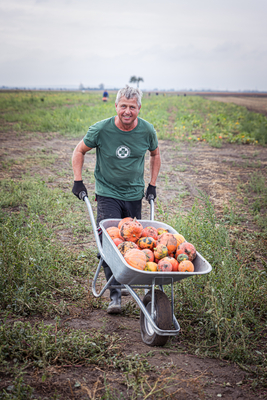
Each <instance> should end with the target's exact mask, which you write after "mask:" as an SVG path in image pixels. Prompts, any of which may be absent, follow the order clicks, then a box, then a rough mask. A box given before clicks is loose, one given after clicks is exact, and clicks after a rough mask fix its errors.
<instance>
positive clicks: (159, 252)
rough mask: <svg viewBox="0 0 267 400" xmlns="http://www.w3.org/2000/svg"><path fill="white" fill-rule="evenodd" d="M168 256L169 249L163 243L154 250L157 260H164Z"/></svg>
mask: <svg viewBox="0 0 267 400" xmlns="http://www.w3.org/2000/svg"><path fill="white" fill-rule="evenodd" d="M167 255H168V249H167V247H166V246H165V245H164V244H162V243H159V244H157V246H156V247H155V248H154V257H155V259H157V260H161V259H162V258H164V257H167Z"/></svg>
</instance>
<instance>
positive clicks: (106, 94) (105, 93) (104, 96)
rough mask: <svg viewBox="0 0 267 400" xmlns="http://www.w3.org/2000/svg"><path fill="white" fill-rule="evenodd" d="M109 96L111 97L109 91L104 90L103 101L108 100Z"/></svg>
mask: <svg viewBox="0 0 267 400" xmlns="http://www.w3.org/2000/svg"><path fill="white" fill-rule="evenodd" d="M108 97H109V95H108V91H107V90H104V93H103V97H102V100H103V101H107V100H108Z"/></svg>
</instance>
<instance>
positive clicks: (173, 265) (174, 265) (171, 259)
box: [160, 256, 179, 271]
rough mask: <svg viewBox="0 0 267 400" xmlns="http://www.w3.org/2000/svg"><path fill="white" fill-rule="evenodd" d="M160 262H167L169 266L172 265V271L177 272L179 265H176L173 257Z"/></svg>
mask: <svg viewBox="0 0 267 400" xmlns="http://www.w3.org/2000/svg"><path fill="white" fill-rule="evenodd" d="M162 260H164V261H168V262H169V263H171V265H172V271H178V265H179V263H178V261H177V260H175V258H174V257H170V256H168V257H164V258H162V259H161V260H160V261H162Z"/></svg>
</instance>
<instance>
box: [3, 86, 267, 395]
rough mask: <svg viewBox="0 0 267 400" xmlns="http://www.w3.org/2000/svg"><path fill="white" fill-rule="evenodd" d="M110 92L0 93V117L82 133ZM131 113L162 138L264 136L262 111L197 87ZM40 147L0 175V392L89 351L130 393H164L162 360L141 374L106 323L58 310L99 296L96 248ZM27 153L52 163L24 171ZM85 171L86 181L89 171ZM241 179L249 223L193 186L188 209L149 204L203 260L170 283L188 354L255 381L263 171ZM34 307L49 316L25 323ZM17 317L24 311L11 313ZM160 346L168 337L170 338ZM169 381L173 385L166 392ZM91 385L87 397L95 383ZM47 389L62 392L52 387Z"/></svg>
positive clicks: (262, 365) (260, 344) (26, 391)
mask: <svg viewBox="0 0 267 400" xmlns="http://www.w3.org/2000/svg"><path fill="white" fill-rule="evenodd" d="M111 97H112V96H111ZM42 98H43V99H44V100H42ZM113 100H114V99H111V100H110V101H109V103H108V104H102V102H100V100H99V96H98V95H97V94H90V96H89V95H88V94H86V93H85V94H81V93H79V94H78V93H45V94H44V93H41V92H40V93H20V94H14V93H5V94H4V93H0V104H1V108H2V110H3V112H2V114H1V120H2V122H3V123H4V124H7V123H9V122H10V123H11V124H12V125H11V126H12V128H13V130H15V131H16V132H17V133H18V134H20V133H21V132H26V133H27V134H28V135H29V136H30V135H31V134H35V132H44V133H45V134H49V133H50V132H58V133H60V135H61V136H62V138H63V137H72V138H74V137H77V136H79V135H83V134H84V133H85V132H86V131H87V129H88V126H89V125H90V124H91V123H94V122H96V121H97V120H99V119H103V118H106V117H108V116H110V115H113V114H114V105H113ZM173 115H175V118H174V120H173ZM141 117H142V118H145V119H148V120H149V121H150V122H151V123H153V124H155V127H156V129H157V131H158V135H159V138H160V139H171V140H174V141H177V142H179V141H181V140H187V141H188V143H189V144H190V143H191V142H193V141H194V140H195V141H197V140H203V141H204V140H205V141H206V142H209V143H210V144H212V145H214V146H219V145H220V143H221V141H222V140H225V141H228V142H230V143H231V142H238V143H245V142H247V141H248V138H249V142H253V143H255V144H256V142H257V141H258V142H259V143H262V144H264V143H265V144H266V131H265V128H266V118H265V117H262V116H259V115H258V114H254V113H248V112H247V111H246V110H245V109H243V108H242V107H237V106H232V105H226V104H224V103H217V102H216V103H212V102H210V101H208V100H204V99H202V98H200V97H194V98H193V97H189V96H187V97H186V98H185V97H175V96H170V97H168V96H167V97H163V96H162V97H151V98H150V99H144V102H143V106H142V109H141ZM171 118H172V119H171ZM218 118H219V121H218ZM236 122H238V124H236ZM8 129H10V125H8ZM220 134H222V139H220V138H219V136H220ZM243 135H244V137H242V136H243ZM190 137H191V139H190ZM193 138H194V139H193ZM40 149H41V150H40V151H38V152H37V153H34V152H30V151H29V152H28V153H27V156H26V157H21V159H19V158H18V159H16V160H15V161H16V162H17V163H18V164H23V163H24V167H25V169H26V173H25V174H24V175H21V176H20V178H16V179H12V178H10V179H2V181H1V183H0V189H1V190H0V204H1V212H0V221H1V228H0V243H1V246H0V316H1V317H0V323H1V325H0V343H1V347H0V364H1V367H0V368H1V370H0V371H1V373H2V374H9V375H10V377H11V379H13V381H12V382H13V383H12V385H11V386H10V388H9V389H7V388H6V389H5V390H4V391H3V392H2V393H0V399H14V400H15V399H16V400H19V399H24V398H25V399H28V398H30V396H32V395H33V393H34V391H33V388H31V387H30V386H29V385H27V383H25V382H24V378H23V376H24V372H23V371H24V369H25V368H28V367H34V368H37V369H38V370H41V371H43V373H44V376H45V374H46V369H47V367H48V366H51V365H54V366H55V365H57V366H62V365H64V364H65V363H68V364H75V363H82V364H84V365H89V364H92V363H93V364H94V365H97V366H98V367H99V368H104V367H106V366H107V365H108V366H109V368H112V369H113V370H114V371H120V373H121V374H122V376H123V378H122V380H123V382H124V385H125V386H126V387H127V393H128V396H129V398H133V399H135V398H136V399H137V398H142V399H144V398H149V395H150V396H152V395H154V396H155V398H157V397H156V396H158V398H160V397H161V398H162V397H164V398H168V397H167V396H169V395H168V393H169V392H168V390H169V389H168V387H169V386H168V385H172V387H175V385H178V386H177V387H179V385H181V383H182V382H181V380H179V379H178V377H177V376H176V377H174V376H173V375H172V372H171V371H169V370H168V371H167V370H166V371H167V372H166V373H167V375H164V371H163V369H162V370H159V371H158V372H157V373H156V372H155V374H156V375H155V376H156V378H155V379H154V381H153V382H154V383H153V382H152V381H151V380H150V378H149V377H148V376H147V375H146V372H147V371H151V370H152V367H151V365H150V364H149V363H148V362H147V360H146V359H145V358H143V357H141V356H136V355H133V354H131V355H129V356H127V357H125V355H124V356H122V355H121V343H120V340H119V338H118V337H117V336H116V335H111V334H109V335H104V334H103V332H101V331H100V332H94V331H93V330H90V333H87V332H85V331H80V330H71V329H69V328H68V327H67V326H65V325H64V324H63V323H62V322H61V318H63V317H64V316H65V317H66V316H67V315H69V313H70V310H71V307H77V308H82V309H85V310H86V309H93V308H98V307H103V305H105V304H104V303H103V301H102V300H101V299H94V298H93V296H90V294H89V295H88V286H87V279H88V278H89V280H91V279H92V277H93V274H94V271H95V265H96V263H97V258H96V250H95V249H91V248H90V247H89V248H88V247H87V246H84V247H83V249H81V248H80V247H76V244H80V243H83V240H84V237H85V236H87V235H90V234H91V233H92V232H91V227H90V226H89V225H88V223H86V221H85V219H84V204H83V203H82V202H78V201H77V200H76V198H75V197H74V196H73V195H72V194H71V192H70V188H69V187H68V186H66V185H65V184H62V185H54V186H53V184H54V183H55V184H56V183H57V182H58V180H60V181H62V180H63V181H69V175H70V171H69V170H70V165H69V166H67V167H66V170H64V171H62V169H61V168H60V167H59V165H60V164H59V160H58V158H55V156H53V154H51V153H50V151H49V149H45V148H43V149H42V148H40ZM177 150H179V143H178V144H177ZM256 157H257V152H256V151H255V159H253V160H251V159H250V160H243V163H244V168H250V167H251V168H255V169H258V168H260V166H259V165H258V163H257V159H256ZM13 162H14V160H12V159H10V160H9V161H8V162H5V163H3V168H4V171H5V172H7V173H9V172H10V171H11V172H12V163H13ZM55 163H56V167H55ZM34 165H38V166H39V167H40V169H42V168H44V167H45V168H47V169H48V170H50V171H51V174H49V173H47V172H46V173H45V174H44V175H43V176H40V175H33V176H32V175H30V173H29V172H27V168H29V167H30V166H34ZM176 170H177V171H178V172H183V171H185V170H186V166H183V165H181V166H177V167H176ZM250 171H251V170H250ZM87 172H88V174H89V175H90V177H89V178H90V182H91V183H93V182H94V177H93V173H92V171H89V170H88V171H87ZM195 172H197V171H195ZM162 183H163V184H164V185H167V186H168V185H169V186H170V185H171V183H170V180H169V177H168V175H166V176H163V177H162ZM239 190H240V194H241V195H242V196H241V197H242V198H243V202H244V204H246V205H249V212H250V214H251V217H252V218H253V219H254V222H255V223H256V224H258V227H259V231H258V232H255V233H253V232H249V231H246V230H242V229H241V224H242V222H244V221H243V220H242V218H244V216H243V215H242V213H243V210H242V204H240V203H239V204H238V206H237V204H236V203H235V202H233V203H232V204H231V205H230V206H229V207H228V208H225V210H224V215H222V216H220V218H218V217H216V214H215V210H214V209H213V206H212V204H211V203H210V201H209V200H208V199H207V198H206V196H205V195H204V194H200V196H199V199H198V200H197V202H196V203H195V204H194V206H193V208H192V210H191V211H190V212H188V213H187V214H184V213H181V214H174V213H173V211H172V208H171V205H170V207H169V208H166V206H163V205H162V204H161V203H160V202H158V204H157V213H158V214H159V218H161V220H162V221H164V222H166V223H167V224H169V225H171V226H173V227H174V228H175V229H176V230H177V231H179V232H181V233H182V234H183V235H184V236H185V237H186V239H187V240H188V241H190V242H192V243H194V244H195V245H196V247H197V249H198V251H199V252H200V253H201V254H202V255H203V256H204V257H205V258H206V259H207V260H208V261H209V262H210V263H211V265H212V267H213V271H212V272H211V273H210V274H209V275H208V276H203V277H194V278H191V279H185V280H183V281H181V283H180V284H178V285H176V286H175V298H177V299H179V301H177V302H176V304H175V314H176V316H177V319H178V321H179V323H180V324H181V326H182V328H183V329H182V333H181V335H182V340H183V343H184V345H185V346H186V347H187V349H188V351H190V352H191V353H193V354H196V355H199V356H204V357H205V356H209V357H217V358H219V359H224V360H229V361H231V362H234V363H237V364H239V365H240V366H241V367H242V368H244V369H245V370H247V371H251V372H252V373H253V374H254V377H255V380H254V385H255V387H265V386H266V381H267V379H266V378H267V365H266V329H267V327H266V316H267V307H266V297H267V289H266V288H267V282H266V274H267V265H266V262H265V260H266V257H267V254H266V246H265V245H264V243H266V242H265V241H266V235H267V232H266V225H267V224H266V222H267V219H266V218H267V216H266V205H267V192H266V183H265V177H264V175H263V174H262V173H260V172H259V171H255V170H254V171H251V172H250V173H249V174H248V176H247V181H246V182H245V183H244V182H243V183H240V186H239ZM186 195H187V192H181V193H180V199H181V198H182V197H183V196H186ZM176 201H179V200H177V199H176ZM62 232H67V233H68V235H69V238H70V239H69V241H67V242H62V241H61V240H60V237H61V236H60V235H61V233H62ZM166 290H167V291H168V288H167V289H166ZM129 304H130V303H129ZM138 314H139V310H138V309H137V308H136V307H135V306H131V305H129V306H128V307H126V308H125V310H124V317H134V318H136V316H138ZM35 316H38V317H39V320H40V321H41V320H42V319H43V318H46V317H47V318H48V317H49V318H50V319H53V323H52V324H49V325H45V324H43V323H42V322H38V323H30V322H29V321H31V318H33V317H35ZM22 317H23V318H24V319H25V321H24V322H22V321H18V319H20V318H22ZM168 346H169V348H170V347H172V346H173V348H174V349H175V348H176V342H175V339H173V340H170V343H169V345H168ZM107 348H108V349H109V351H107ZM15 377H16V378H15ZM44 379H45V378H44ZM105 385H106V386H105V388H106V389H105V392H106V394H105V396H106V397H102V398H106V399H112V398H114V399H115V398H120V397H121V396H123V395H122V394H121V393H119V392H116V391H115V389H112V388H110V387H109V385H108V382H106V383H105ZM153 385H154V386H153ZM192 385H193V382H192ZM90 390H92V389H90ZM95 390H96V389H95ZM175 390H178V389H177V388H176V389H173V392H172V393H174V392H175ZM90 393H91V394H90V396H91V398H93V396H94V395H93V392H90ZM95 395H96V393H95ZM130 396H131V397H130ZM201 396H202V395H201V391H200V392H199V397H200V398H201ZM54 398H55V399H56V398H58V399H59V398H60V396H58V395H57V394H55V396H54ZM96 398H97V397H96ZM121 398H123V397H121ZM169 398H171V395H170V397H169Z"/></svg>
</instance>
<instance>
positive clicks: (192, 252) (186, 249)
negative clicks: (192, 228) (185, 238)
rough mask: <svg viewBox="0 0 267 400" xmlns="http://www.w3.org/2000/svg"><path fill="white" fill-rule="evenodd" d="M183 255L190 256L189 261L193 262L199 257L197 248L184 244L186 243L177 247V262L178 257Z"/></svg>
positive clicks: (187, 243)
mask: <svg viewBox="0 0 267 400" xmlns="http://www.w3.org/2000/svg"><path fill="white" fill-rule="evenodd" d="M183 253H184V254H186V255H187V256H188V260H189V261H193V260H194V259H195V258H196V256H197V252H196V249H195V246H194V245H193V244H192V243H189V242H184V243H181V244H179V246H178V247H177V250H176V260H177V257H178V255H179V254H183Z"/></svg>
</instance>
